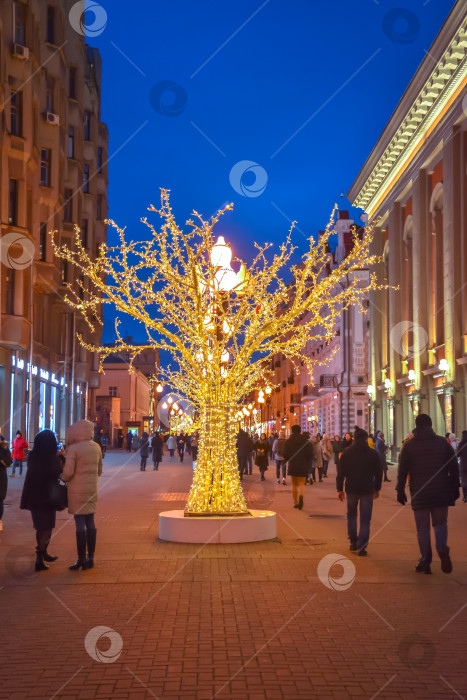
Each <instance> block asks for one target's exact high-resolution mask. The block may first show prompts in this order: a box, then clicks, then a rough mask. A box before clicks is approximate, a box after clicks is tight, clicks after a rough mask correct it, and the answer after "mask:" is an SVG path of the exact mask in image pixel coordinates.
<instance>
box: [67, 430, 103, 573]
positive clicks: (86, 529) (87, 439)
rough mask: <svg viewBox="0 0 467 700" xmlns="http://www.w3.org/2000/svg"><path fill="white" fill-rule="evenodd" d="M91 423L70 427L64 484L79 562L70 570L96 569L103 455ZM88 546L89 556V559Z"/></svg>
mask: <svg viewBox="0 0 467 700" xmlns="http://www.w3.org/2000/svg"><path fill="white" fill-rule="evenodd" d="M92 430H93V425H92V423H91V421H88V420H80V421H78V422H77V423H74V424H73V425H71V426H70V427H69V428H68V431H67V436H66V445H67V450H66V461H65V468H64V470H63V473H62V476H61V478H62V481H65V482H67V484H68V512H69V513H71V514H72V515H73V516H74V519H75V526H76V548H77V551H78V559H77V560H76V562H75V563H74V564H72V565H71V566H70V567H69V568H70V569H71V570H72V571H76V570H78V569H83V570H84V569H92V568H93V566H94V553H95V550H96V536H97V530H96V525H95V522H94V514H95V512H96V507H97V494H98V485H97V481H98V478H99V476H100V475H101V474H102V452H101V450H100V448H99V445H97V444H96V443H95V442H94V440H93V439H92ZM86 546H87V557H86Z"/></svg>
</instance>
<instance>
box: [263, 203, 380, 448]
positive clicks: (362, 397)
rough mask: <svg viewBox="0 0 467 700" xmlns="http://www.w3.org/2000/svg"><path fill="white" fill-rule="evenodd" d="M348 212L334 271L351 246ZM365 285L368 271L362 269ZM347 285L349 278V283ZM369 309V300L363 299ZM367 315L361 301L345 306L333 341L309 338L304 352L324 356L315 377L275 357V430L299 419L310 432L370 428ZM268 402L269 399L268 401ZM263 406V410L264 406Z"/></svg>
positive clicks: (271, 414) (341, 218) (340, 226)
mask: <svg viewBox="0 0 467 700" xmlns="http://www.w3.org/2000/svg"><path fill="white" fill-rule="evenodd" d="M353 226H354V221H353V220H352V219H349V213H348V212H347V211H339V212H338V218H337V220H336V223H335V227H334V228H335V231H336V233H337V246H336V249H335V251H334V252H332V253H331V252H330V263H329V270H331V269H332V268H333V267H334V266H336V265H338V264H339V263H340V262H341V261H342V260H343V259H344V258H345V256H346V255H347V253H348V251H349V249H350V246H351V245H352V236H353V233H352V227H353ZM358 277H359V279H361V282H362V286H365V284H366V283H367V281H368V270H361V271H359V272H358ZM344 284H345V282H344ZM363 307H364V309H367V308H368V300H367V299H364V300H363ZM368 325H369V321H368V316H367V315H366V314H365V313H364V312H362V310H361V309H360V308H359V307H357V306H352V307H350V308H349V309H346V310H343V311H342V312H341V314H340V318H339V323H338V325H337V326H336V328H335V335H334V337H333V338H332V340H331V341H330V342H329V343H325V342H324V341H316V340H310V341H309V342H308V343H307V346H306V348H305V354H306V355H308V356H310V357H311V358H312V359H314V360H316V361H317V362H318V361H319V364H316V365H315V367H314V370H313V376H310V374H309V372H308V370H307V369H306V367H305V366H304V365H302V366H301V367H299V368H298V369H294V368H293V366H292V363H291V362H290V361H289V360H287V359H286V358H284V357H283V356H282V355H277V356H276V357H275V358H274V362H273V367H271V370H272V371H273V373H274V375H273V376H274V383H275V384H276V389H275V391H274V392H273V393H272V394H271V399H270V403H271V408H270V410H269V407H267V410H268V418H269V419H270V423H269V427H270V429H274V430H279V429H281V428H282V429H283V430H285V431H286V432H287V433H288V432H289V431H290V428H291V426H292V425H294V424H299V425H300V426H301V428H302V430H308V431H309V432H310V433H316V432H320V433H321V434H323V433H324V432H326V433H328V434H331V435H336V434H337V435H340V436H343V434H344V433H345V432H347V431H348V430H350V431H353V429H354V426H355V425H359V426H360V427H364V428H368V419H369V416H368V394H367V391H366V389H367V386H368V341H369V328H368ZM266 403H267V402H266ZM263 410H264V409H263Z"/></svg>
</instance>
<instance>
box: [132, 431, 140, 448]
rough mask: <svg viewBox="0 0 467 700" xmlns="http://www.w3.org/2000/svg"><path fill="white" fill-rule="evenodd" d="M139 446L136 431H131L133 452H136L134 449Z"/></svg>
mask: <svg viewBox="0 0 467 700" xmlns="http://www.w3.org/2000/svg"><path fill="white" fill-rule="evenodd" d="M138 447H139V437H138V432H135V433H133V436H132V438H131V449H132V450H133V452H136V450H137V449H138Z"/></svg>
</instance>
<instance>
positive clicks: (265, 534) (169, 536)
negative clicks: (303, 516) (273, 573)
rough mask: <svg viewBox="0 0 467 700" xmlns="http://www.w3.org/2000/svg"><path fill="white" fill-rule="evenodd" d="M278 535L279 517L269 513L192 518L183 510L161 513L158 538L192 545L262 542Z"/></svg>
mask: <svg viewBox="0 0 467 700" xmlns="http://www.w3.org/2000/svg"><path fill="white" fill-rule="evenodd" d="M275 536H276V514H275V513H273V512H272V511H270V510H250V511H248V513H246V514H245V515H235V516H234V517H232V518H229V517H228V516H224V517H219V516H207V517H203V516H199V517H198V516H196V517H193V516H190V517H188V518H186V517H185V516H184V511H183V510H167V511H165V512H164V513H160V514H159V538H160V539H161V540H165V541H166V542H189V543H191V544H219V543H223V544H227V543H232V542H260V541H262V540H272V539H274V537H275Z"/></svg>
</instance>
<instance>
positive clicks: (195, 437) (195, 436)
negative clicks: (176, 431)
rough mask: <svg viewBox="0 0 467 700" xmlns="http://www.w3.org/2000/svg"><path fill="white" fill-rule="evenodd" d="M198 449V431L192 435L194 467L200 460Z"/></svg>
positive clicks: (194, 467)
mask: <svg viewBox="0 0 467 700" xmlns="http://www.w3.org/2000/svg"><path fill="white" fill-rule="evenodd" d="M198 449H199V434H198V431H196V432H195V433H194V434H193V435H192V436H191V458H192V459H193V469H196V463H197V461H198Z"/></svg>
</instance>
